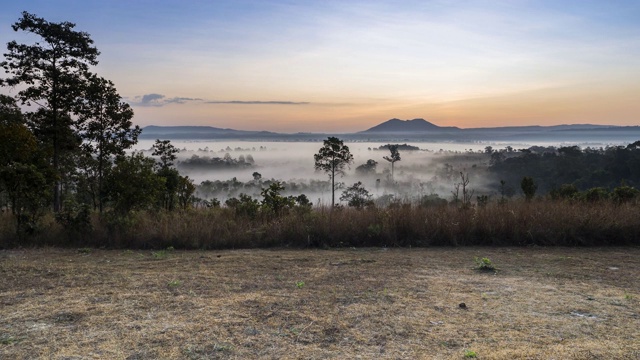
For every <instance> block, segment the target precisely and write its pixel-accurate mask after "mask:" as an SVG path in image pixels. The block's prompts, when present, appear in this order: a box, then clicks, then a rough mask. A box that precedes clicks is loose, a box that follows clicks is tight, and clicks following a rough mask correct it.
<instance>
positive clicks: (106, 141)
mask: <svg viewBox="0 0 640 360" xmlns="http://www.w3.org/2000/svg"><path fill="white" fill-rule="evenodd" d="M80 106H81V108H82V111H81V112H80V114H81V115H80V119H81V123H82V124H83V126H82V137H83V139H84V143H83V145H82V147H83V149H84V151H85V152H86V153H87V154H88V156H89V159H88V160H89V166H91V167H93V168H94V170H95V174H96V182H97V186H96V187H97V189H96V191H95V192H96V193H95V194H93V198H94V199H96V200H97V201H94V206H96V205H97V206H98V208H99V210H100V212H101V213H102V210H103V198H104V185H103V184H104V181H103V180H104V174H105V171H106V170H107V168H108V167H109V166H110V165H111V159H112V158H113V157H115V156H118V155H124V151H125V150H126V149H129V148H131V146H133V145H134V144H136V143H137V142H138V135H139V134H140V132H141V131H142V130H141V129H140V127H138V126H135V127H132V125H133V124H132V122H131V118H133V110H132V109H131V107H130V106H129V104H127V103H125V102H123V101H122V98H121V97H120V95H119V94H118V93H117V91H116V89H115V87H114V85H113V83H112V82H111V81H109V80H106V79H104V78H101V77H98V76H96V75H93V74H90V75H88V84H87V87H86V89H85V92H84V96H83V98H82V100H81V103H80ZM96 202H97V204H96Z"/></svg>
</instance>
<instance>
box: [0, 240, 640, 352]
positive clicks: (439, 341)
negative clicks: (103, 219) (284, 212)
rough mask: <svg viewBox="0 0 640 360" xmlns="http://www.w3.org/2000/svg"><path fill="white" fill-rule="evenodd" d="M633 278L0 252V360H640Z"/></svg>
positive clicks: (632, 255) (250, 256)
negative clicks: (469, 358) (468, 358)
mask: <svg viewBox="0 0 640 360" xmlns="http://www.w3.org/2000/svg"><path fill="white" fill-rule="evenodd" d="M476 256H482V257H484V256H486V257H489V258H490V259H491V260H492V261H493V262H494V263H495V264H496V266H497V267H498V268H499V271H498V272H497V273H495V274H494V273H487V272H479V271H477V270H474V269H473V266H474V262H473V259H474V257H476ZM639 267H640V248H637V247H626V248H586V249H585V248H577V249H576V248H572V249H569V248H429V249H391V250H385V249H358V250H355V249H343V250H242V251H240V250H236V251H215V252H204V251H168V252H167V253H166V256H165V257H163V255H162V254H161V253H159V255H158V256H156V257H154V256H153V255H152V253H151V252H150V251H121V250H118V251H116V250H112V251H106V250H86V251H82V250H71V249H69V250H59V249H40V250H11V251H0V274H1V276H2V281H0V358H2V359H33V358H46V359H217V358H220V359H252V358H261V359H323V358H340V359H351V358H362V359H372V358H385V359H386V358H389V359H463V358H464V353H465V350H473V351H475V352H476V353H477V354H478V358H480V359H638V358H640V283H639V282H638V279H637V269H638V268H639ZM299 282H304V284H302V283H299ZM298 283H299V284H300V285H299V286H298V285H297V284H298ZM463 302H464V303H465V304H466V309H463V308H460V307H459V304H460V303H463Z"/></svg>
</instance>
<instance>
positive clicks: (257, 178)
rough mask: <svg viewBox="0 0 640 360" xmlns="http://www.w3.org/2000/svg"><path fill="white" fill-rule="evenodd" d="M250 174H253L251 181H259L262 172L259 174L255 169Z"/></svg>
mask: <svg viewBox="0 0 640 360" xmlns="http://www.w3.org/2000/svg"><path fill="white" fill-rule="evenodd" d="M252 176H253V181H255V182H260V180H261V179H262V174H260V173H259V172H257V171H254V172H253V175H252Z"/></svg>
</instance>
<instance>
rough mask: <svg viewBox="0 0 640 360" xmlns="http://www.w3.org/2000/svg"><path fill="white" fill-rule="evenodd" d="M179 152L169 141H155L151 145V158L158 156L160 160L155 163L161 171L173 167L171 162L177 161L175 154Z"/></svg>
mask: <svg viewBox="0 0 640 360" xmlns="http://www.w3.org/2000/svg"><path fill="white" fill-rule="evenodd" d="M178 152H180V150H178V149H177V148H176V147H175V146H173V144H171V141H170V140H160V139H156V143H155V144H153V153H152V155H153V156H159V157H160V160H159V161H158V162H157V166H158V167H159V168H161V169H165V168H170V167H172V166H173V162H174V161H175V160H176V159H177V156H176V154H177V153H178Z"/></svg>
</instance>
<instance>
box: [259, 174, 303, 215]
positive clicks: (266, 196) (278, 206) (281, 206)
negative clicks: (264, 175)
mask: <svg viewBox="0 0 640 360" xmlns="http://www.w3.org/2000/svg"><path fill="white" fill-rule="evenodd" d="M282 190H284V185H283V184H282V183H281V182H280V181H276V182H274V183H271V185H269V187H267V188H265V189H262V193H261V195H262V207H263V208H264V209H268V210H270V211H273V213H274V214H275V215H276V216H277V215H280V214H281V213H282V212H283V211H284V210H285V209H288V208H291V207H293V206H294V205H295V198H293V197H285V196H282V195H280V192H281V191H282Z"/></svg>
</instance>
